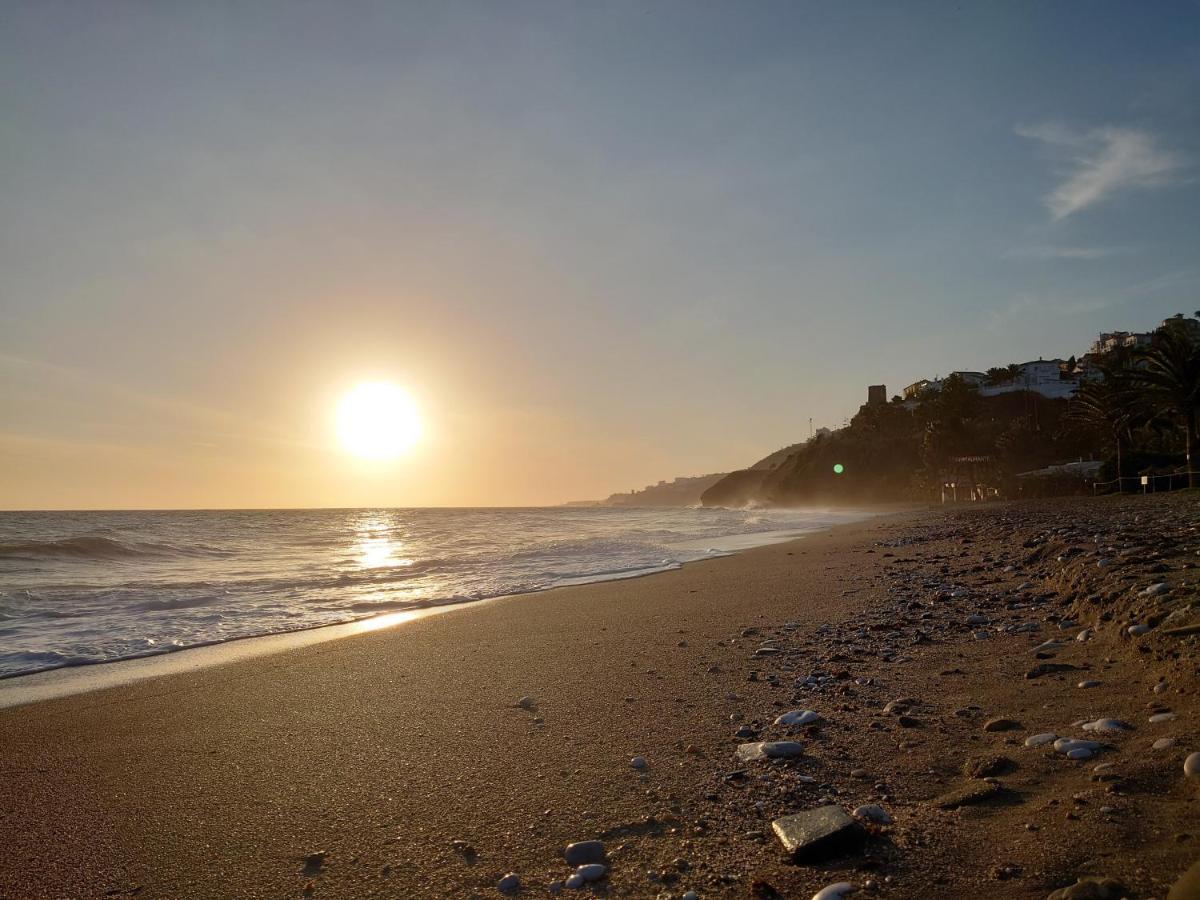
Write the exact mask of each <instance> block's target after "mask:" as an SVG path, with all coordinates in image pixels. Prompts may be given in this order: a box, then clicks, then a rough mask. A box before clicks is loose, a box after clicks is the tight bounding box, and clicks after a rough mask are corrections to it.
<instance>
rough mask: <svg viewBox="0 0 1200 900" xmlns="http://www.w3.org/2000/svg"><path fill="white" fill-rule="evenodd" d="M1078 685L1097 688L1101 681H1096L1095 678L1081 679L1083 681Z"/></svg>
mask: <svg viewBox="0 0 1200 900" xmlns="http://www.w3.org/2000/svg"><path fill="white" fill-rule="evenodd" d="M1078 686H1079V687H1081V688H1096V687H1100V682H1099V681H1094V680H1088V681H1081V682H1079V685H1078Z"/></svg>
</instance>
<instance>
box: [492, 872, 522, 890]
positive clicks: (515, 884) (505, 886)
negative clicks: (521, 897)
mask: <svg viewBox="0 0 1200 900" xmlns="http://www.w3.org/2000/svg"><path fill="white" fill-rule="evenodd" d="M496 889H497V890H499V891H500V893H502V894H515V893H516V892H517V891H519V890H520V889H521V879H520V878H518V877H517V873H516V872H509V873H508V874H507V875H505V876H504V877H503V878H501V879H500V881H499V882H498V883H497V884H496Z"/></svg>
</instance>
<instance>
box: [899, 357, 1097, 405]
mask: <svg viewBox="0 0 1200 900" xmlns="http://www.w3.org/2000/svg"><path fill="white" fill-rule="evenodd" d="M953 377H958V378H961V379H962V380H963V381H965V382H966V383H967V384H970V385H974V386H975V387H977V388H978V389H979V393H980V394H981V395H982V396H984V397H996V396H999V395H1000V394H1013V393H1016V392H1017V391H1033V392H1034V393H1035V394H1041V395H1042V396H1043V397H1049V398H1051V399H1064V398H1066V397H1070V396H1072V395H1073V394H1074V393H1075V392H1076V391H1077V390H1078V389H1079V378H1078V377H1076V376H1074V375H1070V376H1067V375H1064V374H1063V361H1062V360H1061V359H1035V360H1031V361H1030V362H1027V363H1021V365H1020V367H1019V371H1018V373H1017V375H1016V376H1015V377H1014V378H1013V379H1012V380H1011V381H1002V382H1000V383H999V384H989V383H988V376H987V375H986V374H985V373H983V372H966V371H963V372H951V373H950V375H948V376H947V378H953ZM945 382H946V379H945V378H936V379H933V380H929V379H922V380H921V381H917V382H914V383H913V384H910V385H909V386H908V387H906V388H905V389H904V399H905V400H909V401H915V400H916V399H917V398H918V397H919V396H920V395H921V394H923V393H924V392H925V391H940V390H941V389H942V385H943V384H945ZM914 405H915V403H914Z"/></svg>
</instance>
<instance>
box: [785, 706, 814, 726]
mask: <svg viewBox="0 0 1200 900" xmlns="http://www.w3.org/2000/svg"><path fill="white" fill-rule="evenodd" d="M820 721H821V716H820V714H818V713H815V712H813V711H812V710H811V709H793V710H792V711H791V712H785V713H784V714H783V715H782V716H780V717H779V718H778V719H776V720H775V724H776V725H787V726H790V727H799V726H801V725H811V724H812V723H813V722H820Z"/></svg>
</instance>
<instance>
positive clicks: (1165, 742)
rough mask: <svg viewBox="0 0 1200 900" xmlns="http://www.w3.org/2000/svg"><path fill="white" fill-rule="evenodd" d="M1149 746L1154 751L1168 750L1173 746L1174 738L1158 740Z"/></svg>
mask: <svg viewBox="0 0 1200 900" xmlns="http://www.w3.org/2000/svg"><path fill="white" fill-rule="evenodd" d="M1151 746H1152V747H1153V748H1154V749H1155V750H1170V749H1171V748H1172V747H1174V746H1175V738H1159V739H1158V740H1157V741H1155V742H1154V743H1153V744H1152V745H1151Z"/></svg>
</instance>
